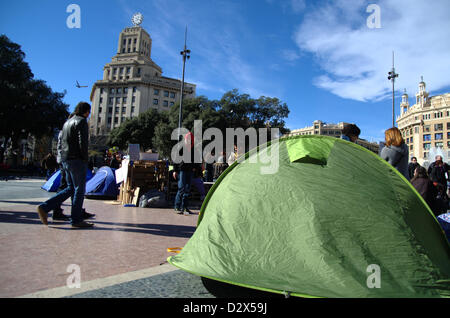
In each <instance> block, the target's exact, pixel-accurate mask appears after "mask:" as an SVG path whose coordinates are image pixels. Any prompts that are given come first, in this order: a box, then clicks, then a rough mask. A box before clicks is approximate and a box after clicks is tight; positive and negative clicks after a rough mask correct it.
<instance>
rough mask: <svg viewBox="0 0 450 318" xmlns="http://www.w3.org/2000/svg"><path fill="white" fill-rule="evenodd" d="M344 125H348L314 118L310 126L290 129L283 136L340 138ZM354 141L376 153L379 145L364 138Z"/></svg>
mask: <svg viewBox="0 0 450 318" xmlns="http://www.w3.org/2000/svg"><path fill="white" fill-rule="evenodd" d="M345 125H348V123H345V122H340V123H338V124H328V123H324V122H322V121H321V120H315V121H314V122H313V125H312V126H309V127H305V128H300V129H295V130H292V131H291V132H290V133H289V134H287V135H286V136H285V137H288V136H298V135H323V136H330V137H336V138H340V137H341V135H342V130H343V129H344V126H345ZM356 143H357V144H359V145H361V146H363V147H365V148H367V149H369V150H370V151H372V152H375V153H377V154H378V151H379V145H378V144H377V143H373V142H369V141H367V140H364V139H358V140H357V141H356Z"/></svg>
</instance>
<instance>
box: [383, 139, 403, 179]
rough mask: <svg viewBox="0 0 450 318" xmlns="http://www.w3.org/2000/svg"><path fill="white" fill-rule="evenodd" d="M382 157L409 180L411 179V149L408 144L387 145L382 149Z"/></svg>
mask: <svg viewBox="0 0 450 318" xmlns="http://www.w3.org/2000/svg"><path fill="white" fill-rule="evenodd" d="M380 156H381V158H382V159H384V160H386V161H387V162H389V163H390V164H391V165H392V166H394V167H395V168H396V169H397V170H398V171H399V172H400V173H401V174H402V175H403V176H405V178H406V179H407V180H409V171H408V158H409V150H408V146H407V145H406V144H402V145H401V146H393V145H391V146H385V147H384V148H383V149H382V150H381V154H380Z"/></svg>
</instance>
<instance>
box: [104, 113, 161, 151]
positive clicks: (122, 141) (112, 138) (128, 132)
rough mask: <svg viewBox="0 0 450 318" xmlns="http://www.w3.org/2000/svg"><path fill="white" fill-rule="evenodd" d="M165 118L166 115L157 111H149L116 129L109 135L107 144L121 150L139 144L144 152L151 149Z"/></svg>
mask: <svg viewBox="0 0 450 318" xmlns="http://www.w3.org/2000/svg"><path fill="white" fill-rule="evenodd" d="M164 116H165V114H164V113H159V112H158V111H157V110H156V109H149V110H148V111H146V112H144V113H142V114H140V115H139V116H138V117H135V118H132V119H128V120H126V121H125V122H124V123H122V124H121V125H120V126H119V127H116V128H114V129H113V130H112V131H111V132H110V134H109V138H108V141H107V143H108V145H109V146H118V147H119V148H121V149H126V148H127V147H128V144H139V145H141V147H142V148H143V149H144V150H147V149H151V148H153V136H154V132H155V127H156V126H157V124H158V123H159V122H160V121H161V120H162V119H163V118H164Z"/></svg>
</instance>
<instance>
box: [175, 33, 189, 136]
mask: <svg viewBox="0 0 450 318" xmlns="http://www.w3.org/2000/svg"><path fill="white" fill-rule="evenodd" d="M186 39H187V26H186V31H185V33H184V50H183V51H181V52H180V54H181V55H182V56H183V75H182V77H183V78H182V80H181V92H180V110H179V114H178V136H179V138H180V137H181V122H182V121H183V92H184V70H185V66H186V59H189V58H190V57H191V56H190V53H191V50H188V49H187V48H186Z"/></svg>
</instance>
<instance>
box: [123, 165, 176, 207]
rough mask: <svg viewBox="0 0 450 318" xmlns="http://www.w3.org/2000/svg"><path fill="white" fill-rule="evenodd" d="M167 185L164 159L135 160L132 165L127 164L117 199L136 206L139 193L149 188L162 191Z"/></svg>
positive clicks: (166, 170)
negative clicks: (124, 178)
mask: <svg viewBox="0 0 450 318" xmlns="http://www.w3.org/2000/svg"><path fill="white" fill-rule="evenodd" d="M167 186H168V168H167V166H166V162H165V161H162V160H159V161H135V162H134V163H133V166H128V174H127V178H126V180H125V181H124V182H122V184H121V185H120V193H119V196H118V198H117V201H119V202H121V203H122V204H124V205H125V204H132V205H135V206H136V205H137V204H138V200H139V196H140V195H141V194H144V193H146V192H147V191H149V190H158V191H161V192H163V191H164V189H165V188H167Z"/></svg>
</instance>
